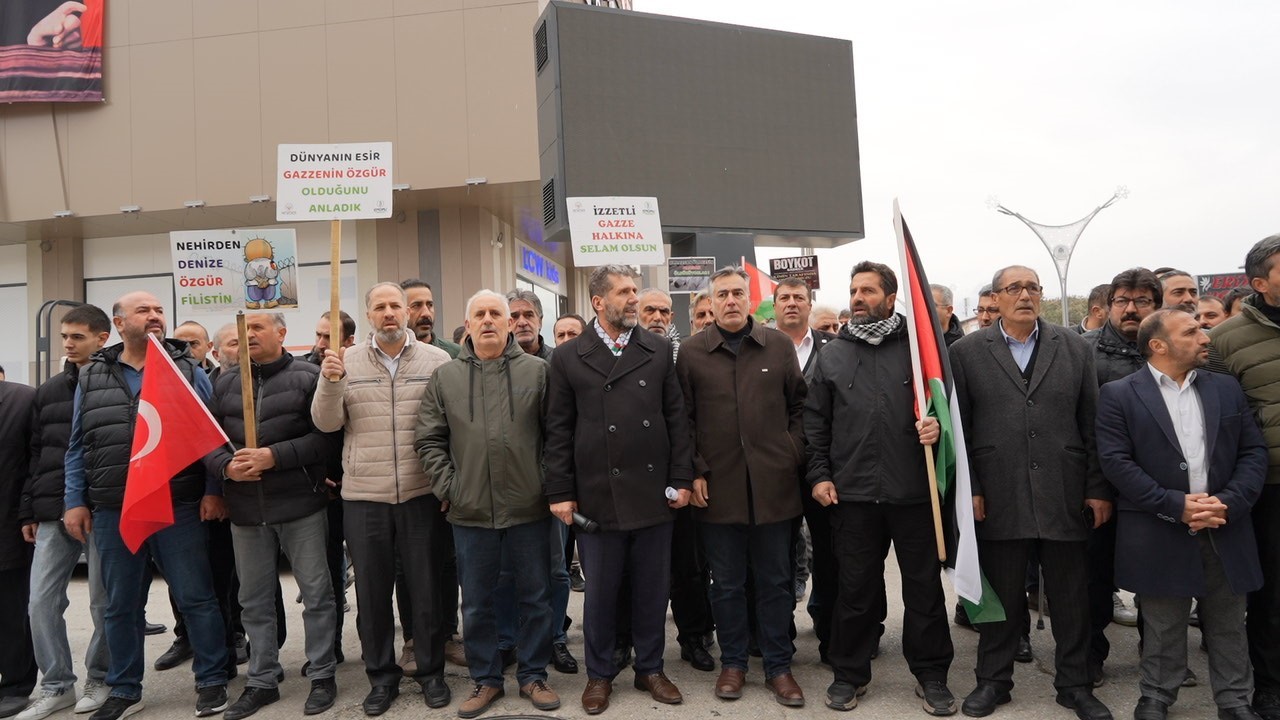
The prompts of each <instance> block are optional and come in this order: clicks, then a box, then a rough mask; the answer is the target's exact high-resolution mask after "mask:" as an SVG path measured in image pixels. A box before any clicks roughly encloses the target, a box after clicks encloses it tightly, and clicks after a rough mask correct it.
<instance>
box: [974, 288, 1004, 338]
mask: <svg viewBox="0 0 1280 720" xmlns="http://www.w3.org/2000/svg"><path fill="white" fill-rule="evenodd" d="M996 295H997V293H996V292H995V291H994V290H992V289H991V286H990V285H983V286H982V289H981V290H979V291H978V312H977V315H978V328H979V329H981V328H986V327H991V326H992V325H994V324H995V322H996V321H997V320H999V319H1000V305H999V303H997V302H996V300H997V297H996Z"/></svg>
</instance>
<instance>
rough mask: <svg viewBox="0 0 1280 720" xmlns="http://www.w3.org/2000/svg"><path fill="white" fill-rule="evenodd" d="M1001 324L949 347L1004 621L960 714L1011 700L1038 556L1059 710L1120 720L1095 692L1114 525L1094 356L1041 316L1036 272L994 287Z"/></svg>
mask: <svg viewBox="0 0 1280 720" xmlns="http://www.w3.org/2000/svg"><path fill="white" fill-rule="evenodd" d="M991 286H992V287H993V288H997V289H998V290H997V292H998V293H999V300H998V302H999V305H1000V320H999V322H997V323H996V324H995V325H993V326H991V327H989V328H985V329H982V330H979V331H978V332H976V333H973V334H970V335H966V336H965V337H963V338H961V339H959V340H957V341H956V344H955V345H952V346H951V369H952V371H953V374H954V376H955V393H956V395H957V400H958V404H959V406H960V415H961V418H962V420H963V422H964V428H965V433H966V435H967V436H968V437H967V440H968V443H967V444H968V452H969V464H970V469H971V473H972V483H973V516H974V520H976V521H977V523H978V524H977V533H978V554H979V557H980V559H981V561H982V570H983V573H984V574H985V575H986V577H987V580H988V581H990V583H991V586H992V588H993V589H994V590H995V592H996V594H997V596H998V597H999V598H1000V603H1001V605H1003V606H1004V610H1005V615H1006V618H1007V619H1006V620H1004V621H1002V622H993V623H982V624H981V625H980V626H979V631H980V633H981V637H980V638H979V640H978V665H977V668H976V675H977V677H978V686H977V688H976V689H974V691H973V692H972V693H970V694H969V696H968V697H967V698H965V701H964V704H963V705H962V707H961V710H962V711H963V712H964V714H965V715H968V716H970V717H984V716H986V715H990V714H991V713H993V712H995V710H996V707H997V706H999V705H1003V704H1004V703H1007V702H1009V701H1010V699H1011V696H1010V690H1012V689H1013V663H1014V656H1015V655H1016V654H1017V651H1018V639H1019V637H1020V636H1021V634H1022V627H1023V618H1024V617H1025V613H1026V607H1027V595H1026V589H1025V582H1026V571H1027V559H1028V556H1029V555H1030V553H1031V552H1032V551H1033V550H1036V551H1038V552H1039V554H1040V563H1041V566H1042V567H1043V568H1044V578H1045V583H1044V588H1043V590H1044V591H1046V594H1047V595H1048V596H1049V600H1050V605H1051V607H1052V608H1053V636H1054V639H1055V641H1056V642H1057V648H1056V657H1055V662H1054V666H1055V670H1056V676H1055V678H1054V686H1055V687H1056V688H1057V691H1058V696H1057V701H1058V704H1059V705H1062V706H1063V707H1068V708H1071V709H1073V710H1075V712H1076V716H1077V717H1079V718H1081V720H1111V717H1112V716H1111V711H1110V710H1108V709H1107V707H1106V705H1103V704H1102V702H1101V701H1099V700H1098V699H1097V698H1096V697H1094V695H1093V688H1092V685H1091V683H1090V681H1089V669H1088V657H1089V607H1088V602H1087V598H1088V589H1087V584H1088V579H1089V568H1088V549H1087V541H1088V539H1089V530H1090V529H1091V528H1096V527H1098V526H1100V525H1102V524H1103V523H1105V522H1106V521H1107V519H1108V518H1109V517H1110V516H1111V498H1112V492H1113V491H1112V489H1111V487H1110V486H1109V485H1108V484H1107V481H1106V480H1105V479H1104V478H1103V477H1102V473H1101V472H1100V471H1099V469H1098V458H1097V453H1096V451H1095V447H1094V428H1093V424H1094V415H1095V412H1094V410H1095V407H1096V405H1097V398H1098V382H1097V374H1096V370H1095V369H1094V353H1093V349H1092V348H1090V347H1089V343H1087V342H1085V340H1084V339H1083V338H1081V337H1080V336H1079V335H1077V334H1076V333H1075V332H1074V331H1072V330H1071V329H1070V328H1064V327H1059V326H1056V325H1053V324H1051V323H1048V322H1045V321H1044V320H1043V319H1041V317H1040V297H1041V295H1042V293H1043V288H1042V286H1041V285H1040V277H1039V275H1037V274H1036V272H1035V271H1034V270H1032V269H1031V268H1028V267H1024V266H1020V265H1015V266H1010V267H1007V268H1003V269H1001V270H999V271H997V272H996V274H995V276H994V277H993V278H992V282H991Z"/></svg>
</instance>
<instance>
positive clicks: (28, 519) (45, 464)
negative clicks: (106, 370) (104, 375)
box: [18, 363, 80, 525]
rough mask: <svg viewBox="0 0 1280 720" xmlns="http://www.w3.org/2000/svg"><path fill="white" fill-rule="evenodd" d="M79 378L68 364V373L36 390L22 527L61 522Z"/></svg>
mask: <svg viewBox="0 0 1280 720" xmlns="http://www.w3.org/2000/svg"><path fill="white" fill-rule="evenodd" d="M79 378H80V367H79V366H78V365H76V364H74V363H67V365H66V369H64V370H63V371H62V372H60V373H58V374H57V375H54V376H53V377H51V378H49V379H48V380H47V381H45V383H44V384H43V385H41V386H40V389H39V390H36V404H35V408H34V410H33V411H32V419H31V422H32V425H31V476H30V477H29V478H28V479H27V484H26V487H24V488H23V489H22V504H21V505H20V506H19V507H18V521H19V523H21V524H22V525H29V524H31V523H39V522H49V521H51V520H58V519H61V518H62V497H63V493H64V491H65V490H66V483H65V478H64V475H63V469H64V467H65V465H66V458H67V443H68V442H70V440H71V411H72V408H73V407H74V405H75V399H76V382H77V381H78V380H79Z"/></svg>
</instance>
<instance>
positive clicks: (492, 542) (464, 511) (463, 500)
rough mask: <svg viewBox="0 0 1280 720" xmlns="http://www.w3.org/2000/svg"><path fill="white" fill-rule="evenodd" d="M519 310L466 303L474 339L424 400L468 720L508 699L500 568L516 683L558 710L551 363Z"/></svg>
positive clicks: (423, 426)
mask: <svg viewBox="0 0 1280 720" xmlns="http://www.w3.org/2000/svg"><path fill="white" fill-rule="evenodd" d="M511 325H512V320H511V310H510V308H509V306H508V305H507V301H506V300H505V299H504V298H503V297H502V296H501V295H498V294H497V293H494V292H492V291H489V290H481V291H480V292H478V293H476V294H475V295H474V296H472V298H471V299H470V300H469V301H467V319H466V328H467V337H466V340H465V341H464V343H463V346H462V349H461V352H459V354H458V357H457V359H455V360H453V361H451V362H449V363H446V364H444V365H442V366H440V367H439V368H438V369H437V370H436V371H435V373H434V374H433V375H432V379H431V385H430V387H429V388H428V389H427V393H426V395H425V396H424V397H423V399H422V408H421V410H420V412H419V415H418V430H417V436H416V440H415V442H414V448H415V449H416V450H417V451H418V456H419V457H420V458H421V459H422V467H423V470H425V471H426V473H427V475H428V476H429V477H430V478H431V490H432V492H434V493H435V494H436V497H438V498H440V499H441V500H442V501H444V502H445V503H446V504H447V505H448V508H449V522H450V523H451V524H452V525H453V538H454V545H455V546H456V547H457V553H458V579H459V581H460V582H461V584H462V627H463V641H464V643H465V645H466V652H467V660H468V668H469V670H470V672H471V679H472V681H473V682H474V683H475V688H474V689H473V690H472V692H471V694H470V696H469V697H468V698H467V699H466V700H464V701H463V703H462V705H461V706H460V707H459V708H458V715H459V716H460V717H464V718H471V717H476V716H477V715H480V714H481V713H483V712H485V710H487V709H488V708H489V706H490V705H491V704H492V703H493V701H494V700H497V699H498V698H500V697H502V695H503V687H502V684H503V680H502V665H503V663H502V658H501V653H500V651H499V650H498V620H497V615H496V613H495V610H494V595H495V593H494V592H493V589H494V588H495V587H496V586H497V584H498V574H499V572H500V571H501V569H502V566H503V563H502V557H503V555H504V554H505V555H507V556H508V558H507V559H508V561H509V562H508V566H509V567H510V568H511V569H512V570H514V572H515V582H516V591H517V593H516V594H517V597H518V598H519V604H520V618H521V623H520V630H519V636H518V639H517V643H516V647H517V648H518V655H517V661H518V666H517V670H516V677H517V678H518V680H519V683H520V695H521V696H522V697H527V698H529V699H530V700H531V701H532V702H533V706H534V707H535V708H537V709H539V710H554V709H555V708H558V707H559V706H560V698H559V697H558V696H557V695H556V694H555V692H554V691H552V690H551V689H550V688H548V687H547V684H546V680H547V663H548V662H549V661H550V660H551V641H552V625H553V621H552V614H551V547H550V536H551V527H550V522H551V514H550V510H549V509H548V504H547V500H546V498H545V497H544V496H543V492H542V443H543V440H542V438H543V418H544V416H545V414H546V397H547V363H546V361H544V360H542V359H540V358H537V357H534V356H532V355H526V354H525V353H524V351H523V350H521V349H520V346H519V345H518V344H517V343H516V342H515V339H514V338H513V337H512V335H511Z"/></svg>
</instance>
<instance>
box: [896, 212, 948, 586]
mask: <svg viewBox="0 0 1280 720" xmlns="http://www.w3.org/2000/svg"><path fill="white" fill-rule="evenodd" d="M893 229H894V231H895V232H896V233H897V235H898V257H899V259H900V262H901V270H902V275H903V278H902V279H903V283H902V286H903V287H904V288H906V290H907V292H906V293H904V295H905V297H904V298H903V300H904V302H905V304H906V306H907V313H906V314H907V318H909V319H912V320H914V318H915V304H914V299H913V298H912V289H913V287H912V279H911V270H910V267H909V266H908V265H907V242H906V235H905V233H903V230H902V211H901V210H900V209H899V208H898V199H897V198H894V199H893ZM923 293H924V290H923V289H921V294H923ZM907 344H908V345H909V346H910V347H911V377H912V381H913V382H914V383H915V396H916V417H918V418H920V419H921V420H923V419H924V418H925V414H926V412H927V411H926V410H925V407H924V379H923V371H922V370H921V365H920V345H919V338H918V337H917V336H916V334H915V333H912V336H911V342H909V343H907ZM921 447H923V448H924V467H925V470H926V471H927V477H928V481H929V506H930V507H931V508H932V510H933V539H934V541H935V542H936V543H937V546H938V561H939V562H942V563H945V562H946V561H947V543H946V539H945V536H944V535H943V532H942V501H941V500H940V499H939V498H938V470H937V467H936V466H935V464H934V460H933V446H932V445H921Z"/></svg>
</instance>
